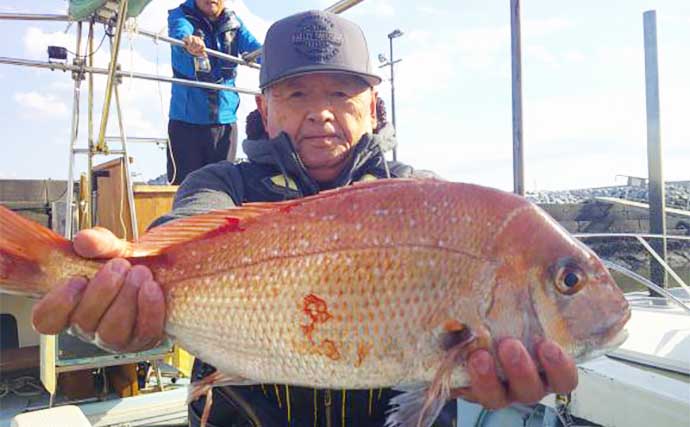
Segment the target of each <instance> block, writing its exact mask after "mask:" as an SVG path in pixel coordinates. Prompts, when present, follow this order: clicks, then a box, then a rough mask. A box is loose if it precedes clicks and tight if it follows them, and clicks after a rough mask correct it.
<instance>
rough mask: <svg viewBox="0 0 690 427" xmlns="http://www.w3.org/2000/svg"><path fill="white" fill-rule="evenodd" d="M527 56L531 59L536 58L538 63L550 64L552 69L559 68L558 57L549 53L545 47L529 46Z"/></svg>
mask: <svg viewBox="0 0 690 427" xmlns="http://www.w3.org/2000/svg"><path fill="white" fill-rule="evenodd" d="M527 55H528V57H530V58H534V59H536V60H537V61H540V62H543V63H545V64H548V65H550V66H552V67H557V66H558V65H559V61H558V59H557V58H556V55H554V54H552V53H551V52H550V51H549V49H547V48H546V47H545V46H543V45H539V44H531V45H528V46H527Z"/></svg>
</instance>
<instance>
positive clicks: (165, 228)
mask: <svg viewBox="0 0 690 427" xmlns="http://www.w3.org/2000/svg"><path fill="white" fill-rule="evenodd" d="M405 181H409V180H404V179H395V180H388V179H381V180H376V181H369V182H362V183H354V184H353V185H350V186H347V187H341V188H337V189H333V190H325V191H322V192H320V193H318V194H315V195H313V196H308V197H304V198H301V199H295V200H286V201H282V202H256V203H245V204H243V205H242V206H238V207H233V208H230V209H224V210H218V211H212V212H208V213H203V214H200V215H194V216H191V217H188V218H181V219H178V220H175V221H172V222H169V223H166V224H163V225H161V226H159V227H156V228H153V229H152V230H150V231H149V232H148V233H146V234H145V235H144V236H142V238H141V239H140V240H139V241H138V242H135V243H129V245H128V248H127V250H126V252H125V256H127V257H143V256H152V255H158V254H160V253H161V252H162V251H164V250H165V249H167V248H170V247H172V246H175V245H177V244H180V243H185V242H189V241H193V240H200V239H205V238H209V237H213V236H217V235H219V234H224V233H231V232H241V231H244V230H245V229H246V228H247V227H248V226H249V225H251V224H252V223H253V222H255V221H256V219H257V218H259V217H261V216H264V215H266V214H272V213H278V212H289V211H290V210H291V209H292V208H294V207H296V206H299V205H302V204H305V203H309V202H311V201H314V200H323V199H328V198H330V197H333V196H336V195H341V196H345V195H347V194H352V193H357V192H360V191H365V190H367V189H370V188H373V187H380V186H385V185H390V184H392V183H397V184H400V183H404V182H405Z"/></svg>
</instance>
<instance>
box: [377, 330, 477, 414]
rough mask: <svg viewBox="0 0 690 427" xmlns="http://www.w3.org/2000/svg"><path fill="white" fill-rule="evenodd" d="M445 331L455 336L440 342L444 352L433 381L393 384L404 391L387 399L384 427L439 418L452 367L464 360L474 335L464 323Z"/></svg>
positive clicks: (445, 398)
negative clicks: (414, 383) (386, 414)
mask: <svg viewBox="0 0 690 427" xmlns="http://www.w3.org/2000/svg"><path fill="white" fill-rule="evenodd" d="M448 333H453V334H455V335H452V336H451V337H450V338H447V339H444V340H443V341H442V343H443V345H444V350H445V355H444V356H443V359H442V360H441V362H440V363H439V366H438V369H437V371H436V375H435V376H434V379H433V381H432V382H431V384H418V385H413V386H408V385H405V386H399V387H396V390H403V393H402V394H399V395H397V396H395V397H394V398H392V399H391V400H390V405H391V409H390V410H389V412H388V417H387V418H386V424H385V426H386V427H431V425H432V424H433V423H434V421H436V418H438V416H439V414H440V413H441V410H443V406H444V405H445V404H446V402H447V401H448V399H449V398H450V382H451V377H452V374H453V370H454V369H455V368H456V367H457V366H458V364H460V363H461V362H462V360H464V358H465V355H466V353H467V351H468V349H469V348H471V347H472V344H473V343H474V342H475V340H476V336H475V335H474V334H473V333H472V331H471V330H470V329H469V328H466V327H464V325H463V327H462V328H457V329H453V330H451V331H448ZM446 345H447V346H448V347H445V346H446Z"/></svg>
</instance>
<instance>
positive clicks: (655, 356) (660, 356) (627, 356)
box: [611, 305, 690, 375]
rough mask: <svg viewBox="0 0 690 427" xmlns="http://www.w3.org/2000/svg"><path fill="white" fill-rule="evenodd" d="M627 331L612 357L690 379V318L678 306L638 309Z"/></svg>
mask: <svg viewBox="0 0 690 427" xmlns="http://www.w3.org/2000/svg"><path fill="white" fill-rule="evenodd" d="M627 330H628V333H629V336H628V339H627V340H626V342H625V343H623V345H622V346H621V347H620V348H618V349H617V350H616V351H614V352H612V353H611V356H613V357H616V358H620V359H623V360H629V361H633V362H637V363H641V364H644V365H648V366H654V367H658V368H662V369H668V370H672V371H674V372H679V373H683V374H686V375H690V315H688V314H687V313H685V312H684V311H682V310H681V309H680V308H678V307H676V306H674V305H669V306H667V307H665V308H654V307H651V306H648V307H640V306H635V307H633V310H632V317H631V318H630V321H629V322H628V325H627Z"/></svg>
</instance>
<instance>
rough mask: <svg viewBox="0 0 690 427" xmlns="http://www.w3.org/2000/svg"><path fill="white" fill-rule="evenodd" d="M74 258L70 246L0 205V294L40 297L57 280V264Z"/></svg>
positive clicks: (75, 257)
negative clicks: (54, 274) (53, 273)
mask: <svg viewBox="0 0 690 427" xmlns="http://www.w3.org/2000/svg"><path fill="white" fill-rule="evenodd" d="M69 258H73V259H77V256H76V255H75V254H74V253H73V251H72V243H71V242H70V241H69V240H67V239H65V238H63V237H62V236H60V235H58V234H57V233H55V232H53V231H51V230H49V229H48V228H46V227H43V226H42V225H40V224H37V223H35V222H33V221H30V220H28V219H26V218H23V217H21V216H20V215H18V214H16V213H14V212H12V211H11V210H9V209H7V208H5V207H3V206H0V291H1V292H6V293H13V294H20V295H38V296H40V295H43V294H45V293H47V292H48V291H49V290H50V288H51V287H52V286H53V284H54V283H55V282H56V279H59V278H58V277H51V275H50V274H48V271H56V270H55V269H53V268H51V267H55V266H56V264H57V263H59V262H65V261H68V259H69Z"/></svg>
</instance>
